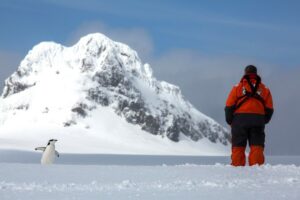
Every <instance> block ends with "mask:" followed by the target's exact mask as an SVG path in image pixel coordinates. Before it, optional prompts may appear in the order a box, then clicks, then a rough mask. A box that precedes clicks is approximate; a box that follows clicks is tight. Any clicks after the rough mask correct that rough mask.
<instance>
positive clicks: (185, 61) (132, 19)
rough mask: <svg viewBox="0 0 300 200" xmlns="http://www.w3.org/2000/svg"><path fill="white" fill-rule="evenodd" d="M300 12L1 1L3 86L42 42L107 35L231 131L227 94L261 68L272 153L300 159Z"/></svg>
mask: <svg viewBox="0 0 300 200" xmlns="http://www.w3.org/2000/svg"><path fill="white" fill-rule="evenodd" d="M299 10H300V1H297V0H286V1H283V0H263V1H262V0H260V1H258V0H252V1H250V0H236V1H234V0H223V1H222V0H206V1H202V0H151V1H150V0H149V1H146V0H108V1H102V0H0V24H1V29H0V86H1V87H3V83H4V80H5V78H7V77H8V76H9V75H10V74H11V73H12V72H13V71H15V70H16V68H17V67H18V64H19V63H20V61H21V60H22V59H23V58H24V56H25V55H26V54H27V52H28V51H29V50H30V49H31V48H32V47H33V46H34V45H36V44H38V43H39V42H41V41H55V42H58V43H61V44H63V45H67V46H69V45H72V44H74V43H75V42H76V41H77V40H78V39H79V38H80V37H82V36H83V35H85V34H88V33H91V32H102V33H104V34H106V35H107V36H108V37H110V38H112V39H113V40H116V41H120V42H124V43H126V44H128V45H129V46H131V47H132V48H134V49H135V50H137V52H138V53H139V55H140V57H141V58H142V60H143V61H144V62H149V63H150V64H151V66H152V68H153V70H154V75H155V76H156V77H157V78H158V79H160V80H166V81H168V82H171V83H174V84H176V85H179V86H180V88H181V89H182V93H183V94H184V96H185V97H186V98H187V99H188V100H189V101H191V103H192V104H194V105H195V106H196V107H197V108H198V109H199V110H200V111H202V112H204V113H205V114H207V115H209V116H211V117H213V118H214V119H216V120H217V121H218V122H220V123H221V124H223V125H225V126H226V124H225V120H224V104H225V100H226V98H227V94H228V92H229V91H230V89H231V87H232V85H233V84H235V83H236V82H238V81H239V79H240V76H241V75H242V73H243V69H244V67H245V66H246V65H248V64H254V65H257V67H258V69H259V73H260V74H261V75H262V78H263V81H264V82H265V83H266V84H267V85H268V86H269V87H270V88H271V91H272V92H273V97H274V103H275V114H274V119H273V121H272V122H271V124H270V125H268V129H267V132H269V133H270V134H267V146H268V147H269V148H268V149H267V153H269V154H298V155H300V148H299V147H298V146H299V144H298V140H299V139H300V135H299V134H298V133H299V130H298V124H299V123H298V120H297V119H298V118H299V115H300V107H299V106H295V105H298V104H299V102H300V94H298V92H295V91H298V90H299V89H298V87H299V85H300V79H299V77H300V37H299V35H300V27H299V24H300V12H299Z"/></svg>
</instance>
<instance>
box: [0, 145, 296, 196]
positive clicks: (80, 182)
mask: <svg viewBox="0 0 300 200" xmlns="http://www.w3.org/2000/svg"><path fill="white" fill-rule="evenodd" d="M20 155H23V156H20ZM39 158H40V154H37V153H31V152H21V151H3V150H2V151H0V199H1V200H8V199H9V200H11V199H13V200H15V199H22V200H29V199H30V200H34V199H39V200H41V199H43V200H46V199H68V200H69V199H84V200H86V199H88V200H89V199H105V200H106V199H118V200H120V199H126V200H127V199H143V200H145V199H155V200H156V199H164V200H165V199H183V198H184V199H189V200H190V199H222V200H224V199H230V200H232V199H233V200H234V199H245V200H246V199H256V200H257V199H264V200H265V199H289V200H293V199H295V200H296V199H299V198H300V167H299V164H300V158H299V157H267V163H271V164H266V165H265V166H262V167H258V166H255V167H243V168H234V167H231V166H229V165H227V164H226V163H228V162H229V158H228V157H196V156H187V157H185V156H142V155H139V156H133V155H130V156H128V155H127V156H126V155H78V154H77V155H76V154H62V155H61V157H60V158H59V159H58V160H57V164H55V165H51V166H41V165H40V164H38V160H39ZM92 160H93V161H92ZM26 161H27V162H26ZM16 162H19V163H16ZM218 162H219V164H218ZM163 163H165V164H163ZM184 163H186V164H184ZM187 163H188V164H187ZM279 163H281V164H279ZM291 163H296V165H294V164H291Z"/></svg>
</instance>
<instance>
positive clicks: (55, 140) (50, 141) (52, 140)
mask: <svg viewBox="0 0 300 200" xmlns="http://www.w3.org/2000/svg"><path fill="white" fill-rule="evenodd" d="M57 141H58V140H57V139H51V140H49V141H48V144H47V145H50V144H54V143H55V142H57Z"/></svg>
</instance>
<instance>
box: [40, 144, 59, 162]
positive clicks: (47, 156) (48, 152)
mask: <svg viewBox="0 0 300 200" xmlns="http://www.w3.org/2000/svg"><path fill="white" fill-rule="evenodd" d="M55 142H57V140H56V139H51V140H49V142H48V144H47V146H46V147H37V148H35V150H36V151H37V150H39V151H43V155H42V159H41V164H42V165H48V164H52V163H53V162H54V159H55V156H57V157H59V153H58V152H57V151H56V150H55Z"/></svg>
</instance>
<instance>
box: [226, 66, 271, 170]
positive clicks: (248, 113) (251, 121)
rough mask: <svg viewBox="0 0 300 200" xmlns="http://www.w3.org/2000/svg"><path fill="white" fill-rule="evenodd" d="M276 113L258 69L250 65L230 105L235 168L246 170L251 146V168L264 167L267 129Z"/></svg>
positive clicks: (232, 91)
mask: <svg viewBox="0 0 300 200" xmlns="http://www.w3.org/2000/svg"><path fill="white" fill-rule="evenodd" d="M273 111H274V110H273V100H272V95H271V92H270V90H269V89H268V88H267V87H266V86H265V85H264V84H263V83H262V81H261V78H260V76H259V75H258V74H257V68H256V67H255V66H254V65H248V66H247V67H246V68H245V74H244V76H243V77H242V79H241V81H240V82H239V83H238V84H237V85H236V86H234V87H233V88H232V90H231V92H230V94H229V96H228V98H227V101H226V107H225V116H226V122H227V123H228V124H229V125H231V135H232V153H231V161H232V162H231V165H233V166H245V164H246V156H245V150H246V146H247V142H248V143H249V146H250V153H249V157H248V161H249V165H250V166H252V165H256V164H258V165H262V164H264V161H265V158H264V146H265V131H264V129H265V124H267V123H269V121H270V120H271V118H272V115H273Z"/></svg>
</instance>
